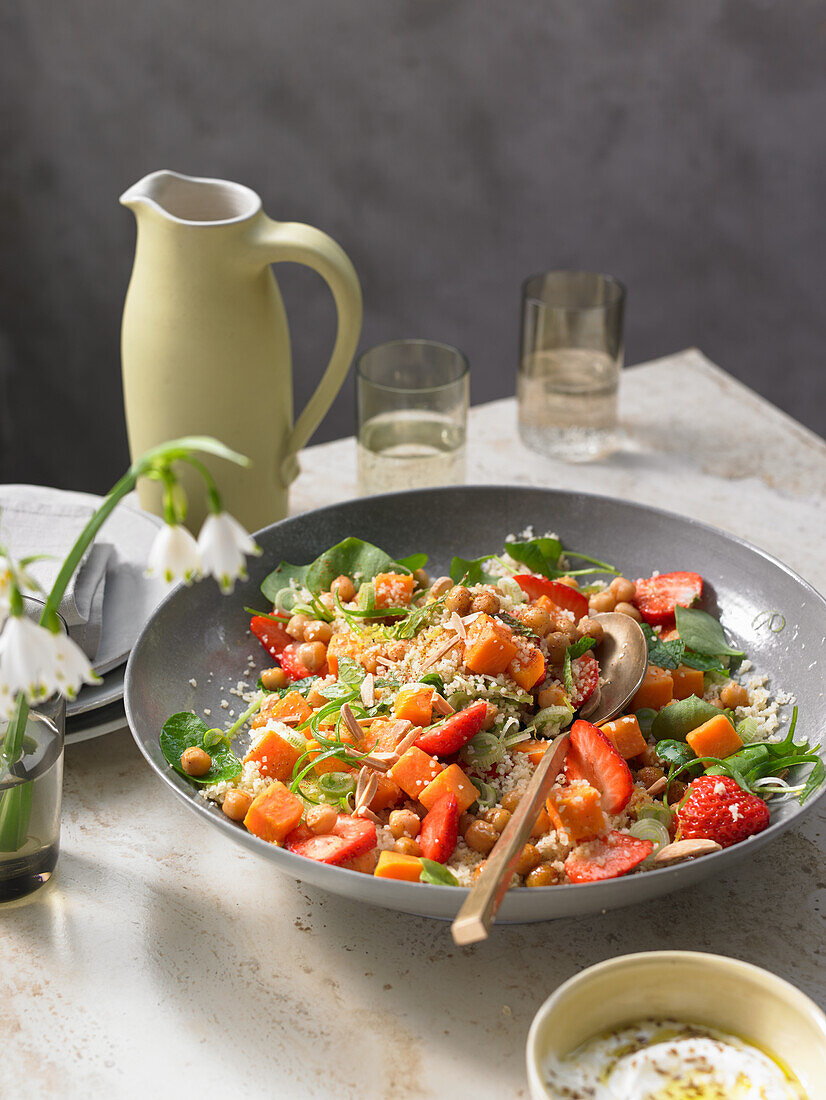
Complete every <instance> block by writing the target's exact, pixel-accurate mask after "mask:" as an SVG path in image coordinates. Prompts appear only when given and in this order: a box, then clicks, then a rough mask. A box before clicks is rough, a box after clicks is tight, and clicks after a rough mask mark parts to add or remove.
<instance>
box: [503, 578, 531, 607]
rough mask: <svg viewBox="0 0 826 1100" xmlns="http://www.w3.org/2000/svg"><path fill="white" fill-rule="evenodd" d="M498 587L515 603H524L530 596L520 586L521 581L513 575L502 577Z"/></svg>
mask: <svg viewBox="0 0 826 1100" xmlns="http://www.w3.org/2000/svg"><path fill="white" fill-rule="evenodd" d="M496 587H497V588H498V589H499V591H500V592H504V593H505V595H506V596H507V597H508V598H509V599H510V600H511V601H512V602H513V603H516V604H520V603H524V602H525V600H527V598H528V597H527V596H526V595H525V593H524V592H523V591H522V589H521V588H520V587H519V582H518V581H515V580H514V579H513V577H500V578H499V580H498V581H497V582H496Z"/></svg>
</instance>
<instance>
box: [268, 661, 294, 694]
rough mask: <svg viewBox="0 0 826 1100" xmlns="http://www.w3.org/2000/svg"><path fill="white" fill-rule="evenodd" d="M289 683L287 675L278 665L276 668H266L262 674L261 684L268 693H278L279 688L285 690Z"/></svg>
mask: <svg viewBox="0 0 826 1100" xmlns="http://www.w3.org/2000/svg"><path fill="white" fill-rule="evenodd" d="M289 682H290V678H289V676H288V675H287V673H286V672H285V671H284V669H283V668H279V667H278V666H277V665H276V666H275V668H265V669H264V671H263V672H262V673H261V683H262V684H263V685H264V687H265V688H266V689H267V691H278V689H279V688H285V687H286V686H287V684H288V683H289Z"/></svg>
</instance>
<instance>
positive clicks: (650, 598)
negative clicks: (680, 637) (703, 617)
mask: <svg viewBox="0 0 826 1100" xmlns="http://www.w3.org/2000/svg"><path fill="white" fill-rule="evenodd" d="M702 594H703V578H702V577H701V576H700V574H699V573H660V575H659V576H658V577H647V578H645V579H643V580H638V581H637V591H636V594H635V595H634V603H635V604H636V605H637V609H638V610H639V613H640V615H642V617H643V618H644V619H645V621H646V622H647V623H648V624H649V626H673V625H674V608H675V607H676V606H677V604H679V605H680V607H691V605H692V604H693V603H696V602H697V601H698V600H699V599H700V597H701V596H702Z"/></svg>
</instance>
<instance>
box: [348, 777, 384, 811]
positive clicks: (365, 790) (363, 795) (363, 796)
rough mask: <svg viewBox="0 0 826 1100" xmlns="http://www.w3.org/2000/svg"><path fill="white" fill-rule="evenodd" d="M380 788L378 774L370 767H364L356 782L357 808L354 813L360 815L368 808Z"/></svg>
mask: <svg viewBox="0 0 826 1100" xmlns="http://www.w3.org/2000/svg"><path fill="white" fill-rule="evenodd" d="M378 788H379V780H378V776H377V775H376V773H375V772H371V771H370V769H369V768H362V769H361V771H360V772H359V777H358V780H357V782H356V798H355V810H354V811H353V813H354V814H355V816H356V817H359V816H360V815H361V814H362V813H363V811H364V810H366V809H367V808H368V807H369V805H370V803H371V802H372V801H373V798H374V797H375V794H376V791H377V790H378Z"/></svg>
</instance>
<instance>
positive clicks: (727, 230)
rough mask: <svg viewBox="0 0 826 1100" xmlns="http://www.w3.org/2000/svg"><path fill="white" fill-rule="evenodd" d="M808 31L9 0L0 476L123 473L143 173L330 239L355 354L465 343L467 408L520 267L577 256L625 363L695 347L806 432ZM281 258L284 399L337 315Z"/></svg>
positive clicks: (568, 15) (422, 6) (528, 2)
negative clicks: (354, 277)
mask: <svg viewBox="0 0 826 1100" xmlns="http://www.w3.org/2000/svg"><path fill="white" fill-rule="evenodd" d="M824 44H826V3H824V2H820V0H817V2H815V0H794V2H791V3H790V2H788V0H786V2H782V0H778V2H755V0H704V2H703V3H701V4H686V3H684V2H682V0H519V2H514V0H350V2H349V3H347V2H345V0H299V2H296V0H289V2H287V0H234V2H233V3H231V4H227V3H223V2H220V3H219V2H218V0H197V2H190V3H185V2H184V0H177V2H174V0H141V2H140V3H137V4H136V3H123V2H120V0H75V2H68V3H54V2H53V0H5V3H4V4H3V5H2V9H0V110H1V111H2V115H1V116H0V120H1V125H2V134H0V140H1V141H2V145H1V146H0V148H2V156H0V200H2V206H0V210H1V211H2V214H0V223H1V224H0V234H1V236H0V480H6V481H8V480H30V481H38V482H47V483H52V484H57V485H61V486H72V487H77V488H89V489H94V490H102V489H104V488H105V487H106V486H108V485H109V484H110V483H111V482H112V481H113V480H114V478H115V477H116V476H117V475H118V474H119V472H120V470H121V469H122V467H123V465H124V463H125V462H126V459H127V454H126V443H125V434H124V424H123V413H122V404H121V386H120V367H119V322H120V312H121V308H122V303H123V296H124V293H125V290H126V284H127V281H128V278H129V272H130V268H131V261H132V251H133V245H134V225H133V222H132V217H131V215H130V213H129V212H128V211H126V210H125V209H123V208H122V207H120V206H119V205H118V203H117V197H118V195H119V194H120V193H121V191H123V190H124V189H125V188H126V187H127V186H128V185H129V184H130V183H132V182H134V181H135V180H136V179H138V178H139V177H141V176H142V175H144V174H145V173H146V172H147V171H149V170H152V169H155V168H160V167H167V168H174V169H177V170H179V171H183V172H189V173H192V174H200V175H218V176H225V177H228V178H230V179H235V180H239V181H242V182H245V183H247V184H249V185H250V186H252V187H254V188H255V189H257V190H258V191H259V192H260V193H261V195H262V197H263V199H264V204H265V208H266V209H267V211H268V212H269V213H270V215H271V216H272V217H275V218H277V219H281V220H302V221H309V222H312V223H314V224H316V225H318V226H319V227H320V228H323V229H325V230H326V231H327V232H329V233H331V234H332V235H333V236H334V237H336V238H337V239H338V240H339V241H340V243H341V244H342V245H343V246H344V247H345V249H346V250H347V251H348V252H349V254H350V256H351V258H352V259H353V262H354V263H355V265H356V268H357V269H358V271H359V273H360V276H361V279H362V282H363V286H364V292H365V306H366V318H365V327H364V334H363V346H365V347H366V346H369V345H370V344H373V343H376V342H379V341H382V340H385V339H391V338H394V337H398V336H404V335H418V336H427V337H432V338H435V339H440V340H446V341H449V342H452V343H456V344H458V345H459V346H461V347H462V348H463V349H464V350H465V351H466V352H467V353H468V355H469V356H470V359H471V363H472V373H473V383H472V385H473V393H472V399H473V400H474V402H479V401H484V400H489V399H491V398H493V397H498V396H503V395H505V394H508V393H510V392H512V390H513V385H514V380H513V372H514V365H515V357H516V341H517V328H518V310H519V285H520V282H521V280H522V278H523V277H524V276H525V275H526V274H528V273H531V272H533V271H536V270H541V269H545V268H548V267H586V268H596V269H602V270H606V271H609V272H611V273H613V274H615V275H618V276H619V277H621V278H622V279H623V280H624V281H625V282H626V283H627V285H628V287H629V306H628V315H627V324H628V330H627V331H628V339H627V353H628V360H629V362H634V361H640V360H643V359H647V358H651V357H654V356H657V355H661V354H665V353H667V352H670V351H674V350H677V349H679V348H682V347H684V346H687V345H691V344H696V345H698V346H700V347H701V348H702V349H703V350H704V351H705V352H706V353H707V354H708V355H710V356H711V357H712V358H713V359H715V360H716V361H717V362H719V363H720V364H721V365H722V366H724V367H726V368H727V369H728V370H730V371H731V372H732V373H734V374H735V375H737V376H738V377H740V378H742V379H743V380H744V381H746V382H747V383H748V384H749V385H751V386H753V387H755V388H756V389H758V390H760V391H762V392H763V393H764V394H765V395H766V396H767V397H769V398H770V399H771V400H772V401H774V402H776V403H777V404H778V405H780V406H781V407H783V408H785V409H787V410H788V411H789V412H791V413H792V414H793V415H794V416H796V417H798V418H799V419H801V420H802V421H803V422H804V423H806V424H808V425H810V426H811V427H813V428H815V429H816V430H818V431H820V432H821V433H823V432H826V413H825V412H824V409H825V408H826V377H825V375H824V370H823V350H822V349H823V345H824V335H826V333H824V327H826V326H825V325H824V319H823V289H824V280H823V275H822V257H823V254H824V243H826V232H825V231H824V209H823V208H824V199H825V198H826V187H825V186H824V183H825V182H826V171H825V170H826V157H825V156H824V154H825V153H826V128H824V117H825V116H826V67H824V64H823V59H824ZM278 275H279V282H280V283H281V286H282V290H283V291H284V295H285V299H286V301H287V306H288V310H289V313H290V317H291V324H292V329H293V336H294V345H295V359H296V372H297V384H296V391H297V392H296V399H297V401H298V402H300V403H302V404H303V401H304V400H305V398H306V396H307V394H308V393H309V392H310V389H311V387H312V385H313V384H314V381H315V379H316V378H317V377H318V375H319V372H320V370H321V367H322V365H323V363H325V362H326V357H327V353H328V349H329V347H330V343H331V340H332V332H333V310H332V304H331V302H330V301H329V300H328V297H327V292H326V290H325V289H324V287H323V285H322V284H320V282H318V280H317V279H316V277H315V276H314V275H312V274H311V273H309V272H307V271H303V270H299V269H293V268H289V269H288V268H285V267H282V268H280V269H279V273H278ZM690 397H691V395H690V394H687V395H686V415H690V416H691V415H693V416H702V415H703V413H702V409H696V410H695V409H692V408H691V403H690ZM352 405H353V402H352V385H351V384H348V385H347V386H345V390H344V392H343V393H342V395H341V396H340V398H339V399H338V401H337V403H336V405H335V407H334V409H333V411H332V413H331V414H330V416H329V417H328V419H327V420H326V421H325V423H324V424H323V426H322V429H321V430H320V431H319V433H318V434H317V436H316V439H317V440H321V439H326V438H333V437H335V436H339V435H342V434H347V433H349V432H350V431H351V430H352V415H353V414H352ZM736 430H737V426H736V424H734V425H732V431H736ZM767 446H770V441H767Z"/></svg>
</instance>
